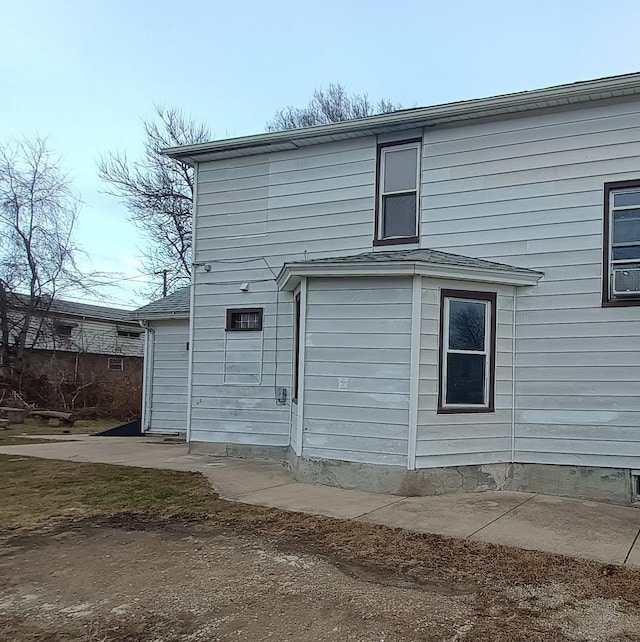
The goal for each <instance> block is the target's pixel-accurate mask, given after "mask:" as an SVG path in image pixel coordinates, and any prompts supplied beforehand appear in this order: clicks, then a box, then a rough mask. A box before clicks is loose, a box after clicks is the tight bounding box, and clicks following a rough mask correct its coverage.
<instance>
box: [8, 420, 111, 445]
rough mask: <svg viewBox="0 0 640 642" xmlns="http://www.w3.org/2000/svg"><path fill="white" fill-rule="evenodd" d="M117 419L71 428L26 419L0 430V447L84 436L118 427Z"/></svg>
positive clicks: (77, 425)
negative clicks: (66, 436)
mask: <svg viewBox="0 0 640 642" xmlns="http://www.w3.org/2000/svg"><path fill="white" fill-rule="evenodd" d="M120 423H122V422H120V421H118V420H117V419H95V420H86V421H85V420H82V421H76V422H75V423H74V424H73V426H72V427H71V428H69V427H68V426H51V425H47V426H42V425H41V424H40V422H39V421H38V420H36V419H31V418H27V419H25V422H24V423H23V424H9V426H8V427H7V428H6V429H5V430H0V446H19V445H23V444H33V443H34V442H37V443H43V442H45V443H46V442H52V441H55V440H52V439H47V438H46V437H47V435H86V434H88V433H92V432H98V431H100V430H107V429H108V428H113V427H114V426H117V425H119V424H120ZM40 435H42V436H43V438H42V439H38V440H35V439H32V438H31V436H38V437H39V436H40Z"/></svg>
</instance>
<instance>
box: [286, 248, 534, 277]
mask: <svg viewBox="0 0 640 642" xmlns="http://www.w3.org/2000/svg"><path fill="white" fill-rule="evenodd" d="M389 261H411V262H415V261H420V262H423V263H435V264H438V265H459V266H461V267H470V268H484V269H491V270H503V271H505V272H520V273H522V274H531V275H534V274H539V272H536V271H535V270H529V269H528V268H521V267H515V266H513V265H507V264H506V263H495V262H494V261H486V260H484V259H474V258H472V257H470V256H462V255H461V254H450V253H449V252H440V251H439V250H428V249H424V250H391V251H388V252H364V253H363V254H353V255H351V256H339V257H335V258H322V259H307V260H306V261H295V263H296V264H298V265H306V264H314V265H318V264H332V265H333V264H335V263H385V262H389ZM293 262H294V261H292V263H293Z"/></svg>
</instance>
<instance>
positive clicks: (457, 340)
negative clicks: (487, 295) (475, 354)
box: [449, 299, 487, 351]
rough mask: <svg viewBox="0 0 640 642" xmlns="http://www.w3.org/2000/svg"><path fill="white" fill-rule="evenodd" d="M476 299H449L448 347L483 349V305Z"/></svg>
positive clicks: (452, 348) (453, 348) (484, 304)
mask: <svg viewBox="0 0 640 642" xmlns="http://www.w3.org/2000/svg"><path fill="white" fill-rule="evenodd" d="M486 305H487V304H486V303H483V302H476V301H456V300H455V299H452V300H451V301H449V349H450V350H477V351H484V349H485V306H486Z"/></svg>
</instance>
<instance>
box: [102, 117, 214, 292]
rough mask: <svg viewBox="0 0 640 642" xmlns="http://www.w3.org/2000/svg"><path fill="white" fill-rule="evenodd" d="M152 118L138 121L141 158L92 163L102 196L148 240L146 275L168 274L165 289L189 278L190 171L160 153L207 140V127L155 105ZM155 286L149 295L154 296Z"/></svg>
mask: <svg viewBox="0 0 640 642" xmlns="http://www.w3.org/2000/svg"><path fill="white" fill-rule="evenodd" d="M155 111H156V118H155V120H152V121H145V122H144V123H143V126H144V132H145V143H144V154H143V157H142V160H140V161H137V162H133V161H130V160H129V159H128V158H127V157H126V155H124V154H119V153H112V154H108V155H107V156H106V157H104V158H102V159H101V160H100V162H99V163H98V175H99V176H100V178H101V179H102V180H103V181H105V183H106V184H107V185H108V188H107V193H109V194H112V195H114V196H116V197H118V198H120V199H121V200H122V201H123V202H124V204H125V206H126V208H127V210H128V212H129V217H130V220H131V221H132V222H133V223H134V224H135V225H136V227H137V228H138V229H139V230H140V232H141V233H142V235H143V236H144V237H145V238H146V240H147V242H148V247H147V250H146V252H145V260H146V267H147V268H148V271H149V272H150V273H152V272H162V271H164V270H168V288H169V291H172V290H175V289H176V288H178V287H180V286H182V285H185V284H187V283H188V282H189V279H190V274H191V218H192V212H191V207H192V201H193V184H194V173H193V169H192V168H191V167H190V166H189V165H187V164H186V163H181V162H180V161H174V160H172V159H170V158H167V157H166V156H164V154H162V151H161V150H163V149H165V148H166V147H175V146H178V145H189V144H194V143H201V142H205V141H208V140H210V139H211V134H210V132H209V129H208V128H207V126H206V125H205V124H203V123H197V122H195V121H194V120H192V119H190V118H188V117H187V116H185V115H184V114H183V113H182V112H180V111H179V110H177V109H166V108H164V107H161V106H156V107H155ZM160 288H161V284H159V285H158V287H157V288H155V289H154V291H153V292H149V293H147V294H150V295H157V294H158V293H159V291H160Z"/></svg>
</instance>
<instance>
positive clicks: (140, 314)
mask: <svg viewBox="0 0 640 642" xmlns="http://www.w3.org/2000/svg"><path fill="white" fill-rule="evenodd" d="M190 291H191V288H190V287H188V286H187V287H185V288H180V289H179V290H176V291H175V292H172V293H171V294H169V295H168V296H165V297H163V298H162V299H158V300H157V301H153V302H151V303H149V304H148V305H145V306H143V307H141V308H138V309H137V310H134V311H133V312H132V313H131V314H132V316H133V317H134V318H135V319H151V318H155V319H163V318H165V319H170V318H172V317H182V318H184V317H188V316H189V306H190V299H191V294H190Z"/></svg>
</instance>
